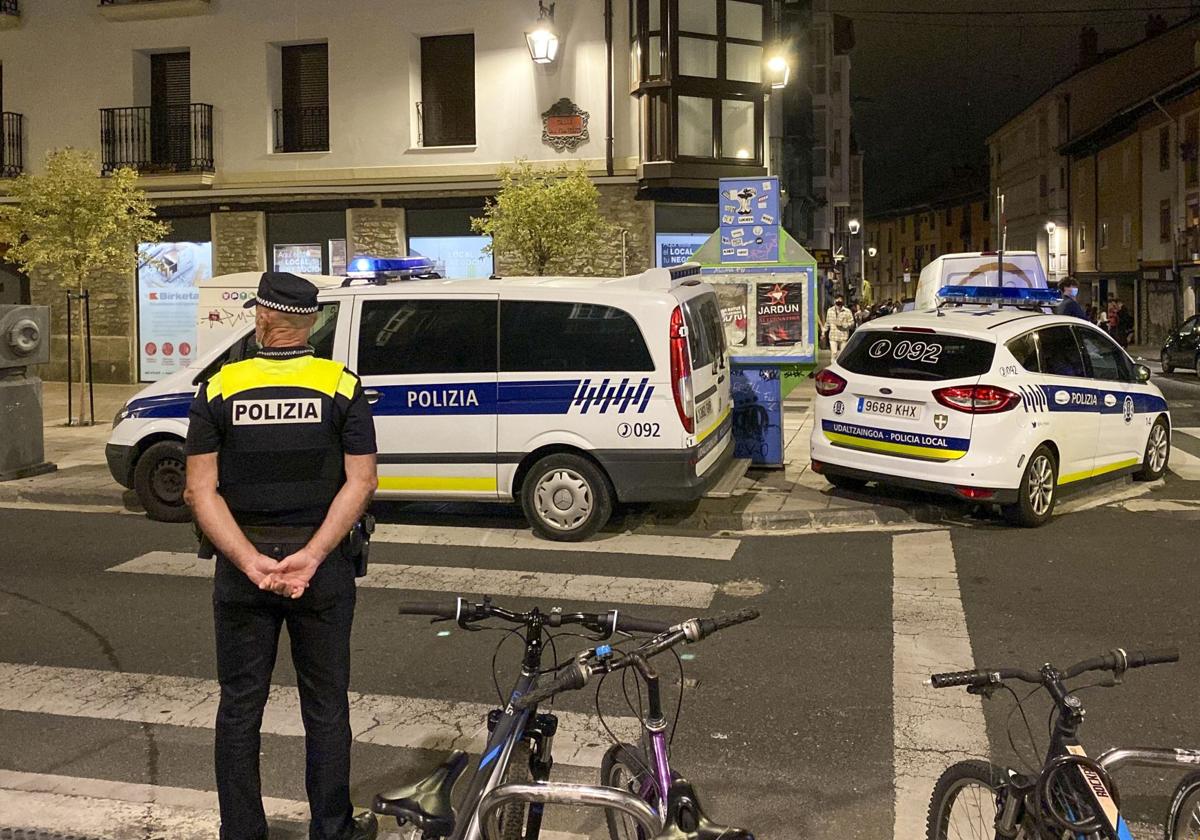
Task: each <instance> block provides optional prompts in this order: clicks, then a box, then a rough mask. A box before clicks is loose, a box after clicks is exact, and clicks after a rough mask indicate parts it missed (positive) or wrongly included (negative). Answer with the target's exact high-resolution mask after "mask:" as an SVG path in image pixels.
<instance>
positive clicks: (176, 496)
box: [133, 440, 192, 522]
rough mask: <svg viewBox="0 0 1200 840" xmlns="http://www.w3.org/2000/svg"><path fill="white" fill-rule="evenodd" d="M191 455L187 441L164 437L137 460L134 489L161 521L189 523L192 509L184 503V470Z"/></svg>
mask: <svg viewBox="0 0 1200 840" xmlns="http://www.w3.org/2000/svg"><path fill="white" fill-rule="evenodd" d="M186 464H187V456H186V455H184V454H183V441H178V440H160V441H159V442H158V443H156V444H154V445H153V446H151V447H150V448H149V449H147V450H146V451H145V452H143V453H142V456H141V457H140V458H138V460H137V466H136V467H135V468H134V470H133V489H134V491H136V492H137V497H138V501H139V502H141V503H142V507H144V508H145V509H146V515H147V516H149V517H150V518H151V519H153V520H155V521H157V522H188V521H190V520H191V518H192V511H191V509H190V508H189V507H188V506H187V505H186V504H184V501H183V489H184V487H185V486H186V482H187V476H186V473H185V472H184V470H185V466H186Z"/></svg>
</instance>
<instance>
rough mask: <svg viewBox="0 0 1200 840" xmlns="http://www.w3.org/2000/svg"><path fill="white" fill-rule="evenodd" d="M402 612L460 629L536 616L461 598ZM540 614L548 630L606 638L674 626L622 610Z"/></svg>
mask: <svg viewBox="0 0 1200 840" xmlns="http://www.w3.org/2000/svg"><path fill="white" fill-rule="evenodd" d="M399 612H400V614H401V615H429V616H433V617H434V618H444V619H451V620H454V621H457V622H458V624H459V625H460V626H462V625H465V624H472V623H475V622H478V621H483V620H485V619H488V618H499V619H501V620H503V621H508V622H510V623H512V624H526V623H528V622H529V621H530V620H532V619H533V617H534V611H532V610H531V611H529V612H516V611H513V610H508V609H504V608H502V607H497V606H495V605H494V604H492V603H491V602H490V601H488V600H484V601H483V602H481V603H475V604H473V603H471V602H470V601H469V600H468V599H467V598H465V597H463V596H461V595H460V596H459V597H458V598H456V599H455V600H454V601H452V602H447V601H440V602H435V601H408V602H405V603H402V604H401V605H400V607H399ZM538 615H541V616H542V617H543V619H544V620H545V624H546V626H547V627H562V626H563V625H566V624H581V625H583V626H584V627H587V628H588V629H589V630H593V631H595V632H597V633H602V634H604V635H605V636H611V635H612V634H613V633H616V632H625V633H665V632H667V631H668V630H670V629H671V627H672V624H671V623H670V622H668V621H656V620H654V619H649V618H637V617H635V616H631V615H622V614H621V612H620V611H619V610H609V611H608V612H604V613H584V612H579V613H564V612H561V611H559V610H557V609H555V610H551V611H550V612H546V613H541V612H539V613H538Z"/></svg>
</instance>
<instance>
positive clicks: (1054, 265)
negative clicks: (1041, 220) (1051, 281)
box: [1046, 221, 1061, 278]
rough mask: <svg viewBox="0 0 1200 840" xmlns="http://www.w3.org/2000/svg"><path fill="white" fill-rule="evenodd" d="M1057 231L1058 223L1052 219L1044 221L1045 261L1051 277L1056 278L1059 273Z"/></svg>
mask: <svg viewBox="0 0 1200 840" xmlns="http://www.w3.org/2000/svg"><path fill="white" fill-rule="evenodd" d="M1057 232H1058V225H1056V224H1054V222H1053V221H1049V222H1046V262H1048V263H1049V264H1050V265H1049V268H1050V275H1051V277H1052V278H1057V276H1058V275H1059V274H1060V273H1061V272H1060V271H1059V270H1058V241H1057V240H1058V237H1057V236H1056V235H1055V234H1056V233H1057Z"/></svg>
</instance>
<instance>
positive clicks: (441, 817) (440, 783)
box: [371, 750, 467, 837]
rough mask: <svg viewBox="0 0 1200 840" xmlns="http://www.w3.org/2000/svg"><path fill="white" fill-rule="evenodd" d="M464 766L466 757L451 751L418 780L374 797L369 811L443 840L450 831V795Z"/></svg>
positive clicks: (452, 810)
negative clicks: (431, 770)
mask: <svg viewBox="0 0 1200 840" xmlns="http://www.w3.org/2000/svg"><path fill="white" fill-rule="evenodd" d="M466 766H467V754H466V753H465V752H463V751H462V750H455V751H454V752H452V753H451V754H450V757H449V758H447V759H446V760H445V761H443V762H442V763H441V764H439V765H438V766H437V767H436V768H435V769H434V771H433V772H432V773H430V774H429V775H428V776H426V777H425V778H424V779H421V781H419V782H416V783H415V784H411V785H405V786H404V787H398V788H395V789H393V790H389V791H387V792H385V793H380V794H378V795H376V797H375V804H374V805H372V806H371V810H372V811H374V812H375V813H376V814H387V815H388V816H391V817H395V818H396V821H397V822H398V823H400V824H401V825H403V824H404V823H406V822H407V823H411V824H412V825H414V826H416V827H417V828H419V829H420V830H421V832H422V833H423V834H425V835H428V836H432V837H444V836H445V835H447V834H450V833H451V832H452V831H454V809H453V808H452V807H451V806H450V793H451V791H453V790H454V783H455V782H457V781H458V777H459V776H461V775H462V772H463V770H464V769H465V768H466Z"/></svg>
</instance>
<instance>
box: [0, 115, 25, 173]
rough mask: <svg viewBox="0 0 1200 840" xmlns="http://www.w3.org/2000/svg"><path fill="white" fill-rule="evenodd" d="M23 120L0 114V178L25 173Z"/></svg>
mask: <svg viewBox="0 0 1200 840" xmlns="http://www.w3.org/2000/svg"><path fill="white" fill-rule="evenodd" d="M24 148H25V118H24V117H23V116H21V115H20V114H14V113H12V112H11V111H5V112H4V113H3V114H0V177H4V178H15V177H17V176H18V175H20V174H21V173H22V172H23V171H25V152H24Z"/></svg>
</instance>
